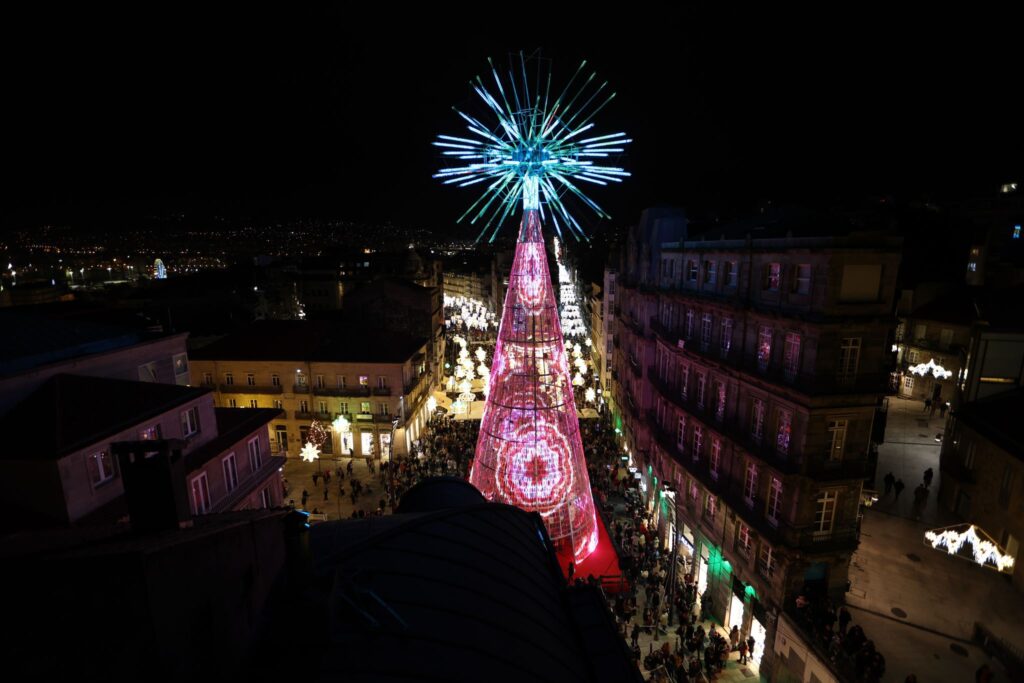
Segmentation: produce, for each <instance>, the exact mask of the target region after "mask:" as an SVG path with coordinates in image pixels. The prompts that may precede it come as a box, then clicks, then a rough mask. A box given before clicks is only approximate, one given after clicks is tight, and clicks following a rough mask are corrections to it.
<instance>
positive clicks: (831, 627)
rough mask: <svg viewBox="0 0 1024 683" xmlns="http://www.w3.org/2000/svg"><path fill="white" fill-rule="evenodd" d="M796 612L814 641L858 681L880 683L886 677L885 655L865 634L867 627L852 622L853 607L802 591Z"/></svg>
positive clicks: (798, 598)
mask: <svg viewBox="0 0 1024 683" xmlns="http://www.w3.org/2000/svg"><path fill="white" fill-rule="evenodd" d="M796 615H797V620H798V622H799V623H800V625H801V626H802V627H803V628H804V630H805V631H807V632H808V633H810V634H811V637H812V639H813V641H814V644H815V645H816V646H817V647H818V649H819V650H823V651H824V652H825V653H826V655H827V657H828V659H829V660H830V661H831V662H832V663H833V664H834V665H835V666H836V667H838V668H840V669H842V670H843V671H845V672H847V673H848V674H852V675H853V676H855V680H857V681H865V683H878V681H880V680H881V679H882V676H883V675H884V674H885V657H884V656H883V655H882V653H881V652H879V651H877V650H876V649H875V644H874V642H873V641H871V640H870V639H868V637H867V636H866V635H864V629H862V628H861V627H860V626H856V625H854V626H851V625H850V622H851V621H852V619H851V616H850V611H849V610H848V609H846V607H845V606H841V607H839V609H838V610H837V609H836V607H835V605H833V604H832V602H831V601H830V600H827V599H821V600H811V599H808V598H807V596H805V595H800V596H798V597H797V598H796Z"/></svg>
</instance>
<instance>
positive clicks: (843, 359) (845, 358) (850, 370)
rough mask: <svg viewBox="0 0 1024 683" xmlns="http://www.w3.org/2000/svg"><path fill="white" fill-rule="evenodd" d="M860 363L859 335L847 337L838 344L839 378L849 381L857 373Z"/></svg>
mask: <svg viewBox="0 0 1024 683" xmlns="http://www.w3.org/2000/svg"><path fill="white" fill-rule="evenodd" d="M859 363H860V337H847V338H845V339H843V340H842V343H841V344H840V346H839V379H840V380H841V381H843V382H846V383H849V382H852V381H853V378H854V377H856V375H857V365H858V364H859Z"/></svg>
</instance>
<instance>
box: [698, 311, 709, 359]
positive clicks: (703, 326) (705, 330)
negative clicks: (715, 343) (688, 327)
mask: <svg viewBox="0 0 1024 683" xmlns="http://www.w3.org/2000/svg"><path fill="white" fill-rule="evenodd" d="M710 348H711V314H710V313H705V314H704V315H703V316H702V317H701V322H700V350H701V351H702V352H707V350H708V349H710Z"/></svg>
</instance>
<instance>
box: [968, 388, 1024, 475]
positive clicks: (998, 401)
mask: <svg viewBox="0 0 1024 683" xmlns="http://www.w3.org/2000/svg"><path fill="white" fill-rule="evenodd" d="M1021 415H1024V389H1017V390H1015V391H1007V392H1006V393H1002V394H996V395H995V396H988V397H986V398H982V399H978V400H977V401H972V402H971V403H967V404H966V405H964V406H963V407H961V408H960V409H959V410H957V411H956V418H957V419H958V420H960V421H962V422H963V423H964V424H966V425H967V426H969V427H970V428H971V429H973V430H975V431H976V432H978V433H979V434H982V435H984V436H986V437H988V438H989V439H991V440H992V441H993V442H994V443H996V444H997V445H999V446H1000V447H1002V448H1004V449H1006V451H1007V452H1009V453H1010V454H1011V455H1013V456H1015V457H1017V458H1021V459H1024V435H1022V434H1021V431H1020V420H1021Z"/></svg>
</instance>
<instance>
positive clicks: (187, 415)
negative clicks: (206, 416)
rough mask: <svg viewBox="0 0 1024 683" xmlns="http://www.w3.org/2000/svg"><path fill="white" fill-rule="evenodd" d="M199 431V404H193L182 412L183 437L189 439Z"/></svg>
mask: <svg viewBox="0 0 1024 683" xmlns="http://www.w3.org/2000/svg"><path fill="white" fill-rule="evenodd" d="M198 433H199V406H192V407H191V408H189V409H188V410H186V411H183V412H182V413H181V437H182V438H183V439H187V438H188V437H190V436H192V435H193V434H198Z"/></svg>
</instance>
